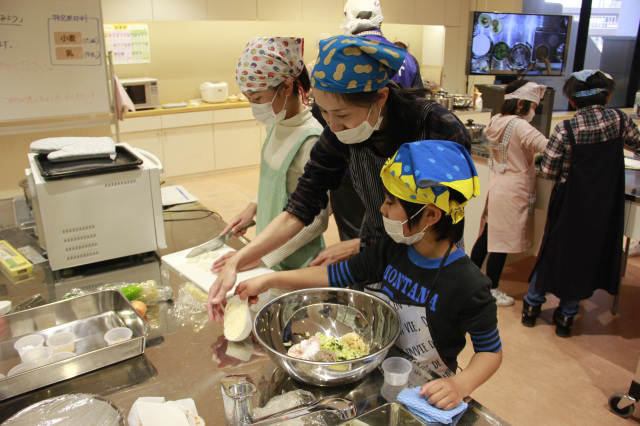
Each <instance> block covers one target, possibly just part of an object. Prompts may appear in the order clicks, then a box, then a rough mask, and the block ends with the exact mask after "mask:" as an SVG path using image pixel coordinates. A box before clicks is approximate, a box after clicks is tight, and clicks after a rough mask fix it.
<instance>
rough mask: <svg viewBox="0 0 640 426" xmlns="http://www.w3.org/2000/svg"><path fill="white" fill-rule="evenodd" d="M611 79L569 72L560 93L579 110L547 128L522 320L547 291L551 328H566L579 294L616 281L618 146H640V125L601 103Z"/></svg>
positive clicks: (565, 331)
mask: <svg viewBox="0 0 640 426" xmlns="http://www.w3.org/2000/svg"><path fill="white" fill-rule="evenodd" d="M614 89H615V81H614V80H613V79H612V78H611V76H610V75H609V74H607V73H604V72H602V71H600V70H583V71H578V72H574V73H573V74H571V77H569V79H568V80H567V81H566V83H565V85H564V88H563V93H564V94H565V96H566V97H568V98H569V102H571V105H572V106H573V107H574V108H576V109H577V110H578V111H577V112H576V114H575V116H574V117H573V118H571V119H570V120H565V121H563V122H560V123H559V124H558V125H557V126H556V128H555V129H554V131H553V133H552V134H551V137H550V138H549V143H548V145H547V148H546V149H545V151H544V157H543V159H542V173H543V174H544V176H545V177H546V178H547V179H553V180H555V184H554V186H553V191H552V192H551V199H550V200H549V210H548V212H547V223H546V225H545V230H544V236H543V237H542V244H541V246H540V251H539V252H538V258H537V260H536V265H535V266H534V269H533V272H532V274H531V277H530V278H529V291H528V293H527V294H526V295H525V297H524V303H523V309H522V324H523V325H524V326H527V327H533V326H534V325H535V322H536V319H537V318H538V316H539V315H540V313H541V308H542V304H543V303H545V302H546V293H553V294H554V295H555V296H557V297H558V298H559V299H560V304H559V306H558V308H557V309H556V310H555V311H554V312H553V318H552V321H553V323H554V324H555V325H556V334H557V335H558V336H560V337H569V336H571V330H572V327H573V319H574V317H575V316H576V315H577V314H578V310H579V308H580V301H581V300H584V299H588V298H589V297H591V295H592V294H593V292H594V291H595V290H597V289H603V290H606V291H607V292H608V293H610V294H612V295H615V294H617V293H618V291H619V286H620V268H621V265H622V244H621V242H622V236H623V230H624V208H625V207H624V203H625V201H624V196H625V195H624V193H625V190H624V186H625V171H624V148H625V147H626V148H627V149H629V150H632V151H633V152H635V153H636V154H640V131H639V130H638V126H637V125H636V124H635V123H634V122H633V120H631V119H630V118H629V117H628V116H627V115H626V114H625V113H624V112H622V111H619V110H617V109H613V108H606V107H605V105H607V104H608V103H609V100H610V99H611V92H613V90H614Z"/></svg>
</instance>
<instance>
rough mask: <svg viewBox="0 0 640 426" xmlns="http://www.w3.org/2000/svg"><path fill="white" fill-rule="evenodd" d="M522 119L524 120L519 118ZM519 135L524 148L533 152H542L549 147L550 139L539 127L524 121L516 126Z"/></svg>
mask: <svg viewBox="0 0 640 426" xmlns="http://www.w3.org/2000/svg"><path fill="white" fill-rule="evenodd" d="M518 121H522V120H518ZM516 132H517V136H518V138H519V140H520V143H521V145H522V146H523V147H524V148H527V149H530V150H532V151H533V152H542V151H544V150H545V148H546V147H547V143H548V142H549V140H548V139H547V138H546V137H545V136H544V135H543V134H542V133H540V131H539V130H538V129H536V128H535V127H533V126H532V125H531V124H529V123H527V122H526V121H523V122H522V123H518V126H516Z"/></svg>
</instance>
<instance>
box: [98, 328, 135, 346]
mask: <svg viewBox="0 0 640 426" xmlns="http://www.w3.org/2000/svg"><path fill="white" fill-rule="evenodd" d="M132 335H133V331H131V329H130V328H128V327H117V328H112V329H111V330H109V331H107V332H106V333H105V334H104V340H106V342H107V344H108V345H109V346H111V345H115V344H116V343H120V342H122V341H123V340H129V339H131V336H132Z"/></svg>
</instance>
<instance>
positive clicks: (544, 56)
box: [534, 44, 551, 74]
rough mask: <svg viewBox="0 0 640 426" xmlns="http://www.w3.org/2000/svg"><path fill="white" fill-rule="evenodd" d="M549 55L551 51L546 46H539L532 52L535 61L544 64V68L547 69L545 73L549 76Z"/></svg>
mask: <svg viewBox="0 0 640 426" xmlns="http://www.w3.org/2000/svg"><path fill="white" fill-rule="evenodd" d="M549 53H551V50H550V49H549V46H547V45H546V44H540V45H539V46H538V47H536V50H535V51H534V55H535V57H536V60H537V61H539V62H544V64H545V66H546V67H547V73H548V74H551V62H550V61H549Z"/></svg>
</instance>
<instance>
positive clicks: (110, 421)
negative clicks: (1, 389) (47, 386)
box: [2, 393, 125, 426]
mask: <svg viewBox="0 0 640 426" xmlns="http://www.w3.org/2000/svg"><path fill="white" fill-rule="evenodd" d="M39 424H47V425H54V424H55V425H56V426H76V425H92V426H120V425H124V424H125V423H124V416H123V414H122V410H121V409H119V408H116V407H115V406H114V405H113V404H112V403H111V402H110V401H108V400H106V399H104V398H102V397H99V396H97V395H89V394H82V393H79V394H68V395H61V396H58V397H55V398H50V399H46V400H44V401H40V402H37V403H35V404H32V405H30V406H28V407H27V408H25V409H23V410H21V411H19V412H17V413H16V414H14V415H13V416H12V417H11V418H9V419H8V420H7V421H5V422H4V423H2V425H10V426H22V425H24V426H33V425H39Z"/></svg>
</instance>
